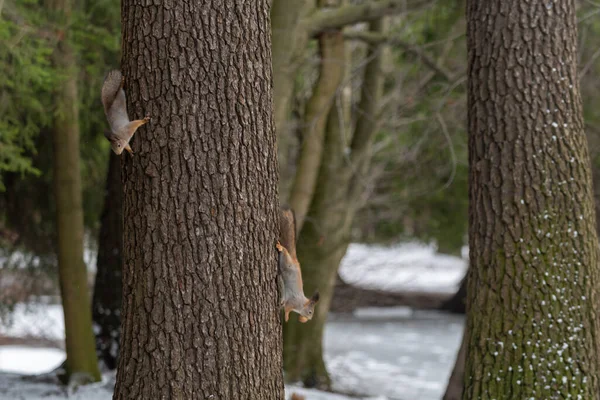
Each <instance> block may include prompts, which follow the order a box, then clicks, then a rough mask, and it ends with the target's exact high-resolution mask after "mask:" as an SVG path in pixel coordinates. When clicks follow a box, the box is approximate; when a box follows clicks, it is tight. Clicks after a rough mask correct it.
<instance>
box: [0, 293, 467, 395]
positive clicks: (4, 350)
mask: <svg viewBox="0 0 600 400" xmlns="http://www.w3.org/2000/svg"><path fill="white" fill-rule="evenodd" d="M43 309H46V310H47V311H48V313H47V315H55V314H57V313H59V312H60V306H57V305H49V306H40V309H39V310H36V311H35V312H33V313H32V314H27V313H24V314H22V316H21V317H20V318H19V320H18V321H19V323H18V325H17V326H16V327H15V328H11V329H12V332H18V333H25V334H29V333H30V332H31V331H30V330H29V328H30V327H35V325H36V322H35V321H36V320H38V318H39V316H40V315H44V313H43V311H42V310H43ZM379 311H381V312H379ZM52 320H53V321H55V322H56V326H54V327H53V328H52V329H48V330H47V331H46V332H47V333H48V334H49V336H46V338H52V339H54V338H56V337H55V336H54V335H55V334H56V333H57V332H61V331H62V329H63V327H62V318H53V319H52ZM462 324H463V319H462V318H461V317H457V316H451V315H447V314H441V313H437V312H423V311H411V310H409V309H406V308H399V309H384V310H377V309H364V310H360V309H359V310H357V311H356V312H355V315H352V316H349V315H332V316H331V318H330V320H329V321H328V323H327V326H326V329H325V361H326V363H327V367H328V369H329V371H330V373H331V377H332V381H333V387H334V389H335V390H336V391H339V392H342V393H356V394H361V395H365V396H380V397H377V398H379V399H389V400H392V399H399V400H409V399H419V400H433V399H435V400H437V399H439V398H440V397H441V395H442V393H443V391H444V388H445V385H446V381H447V378H448V376H449V374H450V369H451V368H452V365H453V362H454V357H455V354H456V351H457V349H458V346H459V344H460V338H461V333H462ZM17 328H18V329H17ZM4 331H5V332H8V331H11V330H7V329H5V330H4ZM35 332H39V331H38V330H36V331H35ZM63 358H64V352H63V351H62V350H60V349H50V348H31V347H20V346H0V400H12V399H19V398H24V399H31V400H38V399H39V400H41V399H42V398H43V399H54V398H56V399H58V398H61V399H64V393H63V389H61V388H58V387H57V386H56V385H52V384H49V385H44V384H40V383H36V384H27V383H26V382H23V381H21V380H20V379H19V378H17V377H16V376H11V375H6V374H4V372H18V373H42V372H45V371H49V370H51V369H53V368H55V367H56V366H57V365H59V364H60V363H61V362H62V360H63ZM93 388H95V389H91V388H86V389H82V390H83V392H82V393H83V394H78V395H77V396H82V397H77V396H76V397H74V398H76V399H94V400H95V399H98V400H108V399H110V398H111V396H110V391H111V388H112V386H111V384H110V382H109V381H107V382H105V383H104V384H97V385H95V386H93ZM288 389H289V391H296V392H298V393H299V394H305V395H306V399H307V400H312V399H314V400H342V399H345V397H334V396H332V395H331V394H328V393H322V392H317V391H306V390H304V389H300V388H298V387H290V388H288ZM90 390H95V392H94V394H93V396H97V397H91V396H92V394H90V392H89V391H90ZM47 395H50V397H47ZM19 396H21V397H19ZM52 396H58V397H52ZM61 396H63V397H61ZM371 398H372V397H371Z"/></svg>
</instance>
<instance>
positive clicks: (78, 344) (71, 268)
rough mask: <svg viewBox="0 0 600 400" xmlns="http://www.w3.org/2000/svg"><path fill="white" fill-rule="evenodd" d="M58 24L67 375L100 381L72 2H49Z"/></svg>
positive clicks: (57, 164) (57, 175)
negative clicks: (86, 250)
mask: <svg viewBox="0 0 600 400" xmlns="http://www.w3.org/2000/svg"><path fill="white" fill-rule="evenodd" d="M46 6H47V8H48V12H49V13H50V15H51V17H52V19H53V22H54V23H56V25H57V26H58V27H60V28H62V29H64V30H65V32H66V34H65V35H64V37H63V38H62V39H61V40H59V41H58V43H57V45H56V49H55V51H54V54H53V62H54V65H55V66H56V67H57V68H59V69H60V70H61V71H62V73H63V76H62V79H60V80H59V81H58V84H57V87H56V90H55V106H56V110H54V112H55V114H56V118H55V120H54V126H53V152H54V198H55V202H56V231H57V234H56V236H57V251H56V253H57V259H58V272H59V283H60V293H61V299H62V305H63V311H64V320H65V336H66V337H65V343H66V350H67V363H66V371H67V379H71V378H72V377H74V376H76V380H77V381H78V382H80V383H83V382H84V381H85V380H91V381H97V380H100V372H99V370H98V362H97V359H96V354H95V352H94V336H93V333H92V317H91V311H90V309H91V307H90V299H89V294H88V285H87V269H86V265H85V262H84V261H83V204H82V195H81V170H80V164H79V133H80V132H79V107H78V101H77V75H76V73H77V68H76V59H75V54H74V51H73V49H72V48H71V43H70V42H69V37H70V35H69V24H71V13H72V8H73V4H72V2H71V1H70V0H47V2H46Z"/></svg>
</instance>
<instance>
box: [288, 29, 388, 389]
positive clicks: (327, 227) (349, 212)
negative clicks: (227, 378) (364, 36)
mask: <svg viewBox="0 0 600 400" xmlns="http://www.w3.org/2000/svg"><path fill="white" fill-rule="evenodd" d="M370 29H371V30H373V31H376V32H381V31H382V30H383V22H382V21H381V20H377V21H373V22H371V23H370ZM367 59H368V60H370V61H369V62H368V63H367V66H366V68H365V75H364V82H363V86H362V90H361V101H360V104H359V110H361V114H360V115H359V117H358V120H357V123H356V127H355V130H354V135H353V138H352V142H351V143H350V145H349V144H348V143H346V142H345V140H347V138H346V135H344V134H343V129H344V127H343V125H344V122H345V121H344V116H343V115H340V110H341V109H343V106H342V107H332V108H331V110H330V113H329V117H328V121H327V128H326V138H325V145H324V154H326V155H327V161H326V162H323V163H322V164H321V168H320V171H319V177H318V181H317V186H316V190H315V194H314V198H313V199H312V203H311V206H310V209H309V212H308V215H307V218H306V222H305V224H304V225H303V227H302V230H301V231H300V237H299V240H298V259H299V260H300V262H301V265H302V275H303V278H304V284H305V286H304V287H305V292H306V293H313V292H314V291H315V290H319V292H320V294H321V298H320V300H319V303H318V304H317V309H316V312H315V316H314V317H313V319H312V320H311V321H310V323H307V324H300V323H298V321H296V320H294V321H291V322H290V324H289V325H288V326H286V329H285V334H284V335H285V338H284V362H285V368H286V373H287V374H288V375H287V376H286V378H289V379H290V380H291V381H293V380H297V379H301V380H303V382H304V383H305V384H306V385H308V386H318V387H325V388H326V387H328V386H329V385H330V379H329V375H328V373H327V369H326V367H325V363H324V361H323V343H322V340H323V331H324V327H325V322H326V320H327V312H328V311H329V307H330V304H331V300H332V296H333V288H334V286H335V282H336V277H337V270H338V267H339V264H340V261H341V260H342V258H343V256H344V254H345V253H346V250H347V248H348V244H349V242H350V228H351V227H352V222H353V219H354V216H355V214H356V211H357V210H358V209H359V208H360V207H361V206H362V204H363V189H364V186H363V182H364V181H363V178H364V177H363V173H364V172H365V170H366V168H367V167H368V163H369V160H370V157H371V151H370V149H371V143H372V140H373V134H374V132H375V131H376V129H377V125H376V122H375V118H373V116H374V115H377V113H378V109H379V105H380V98H381V93H382V90H383V76H382V74H381V71H380V69H381V53H380V52H379V51H378V50H377V49H376V48H372V49H370V50H369V53H368V54H367ZM348 145H349V146H348ZM348 147H350V149H351V153H350V155H348V154H346V153H345V149H346V148H348Z"/></svg>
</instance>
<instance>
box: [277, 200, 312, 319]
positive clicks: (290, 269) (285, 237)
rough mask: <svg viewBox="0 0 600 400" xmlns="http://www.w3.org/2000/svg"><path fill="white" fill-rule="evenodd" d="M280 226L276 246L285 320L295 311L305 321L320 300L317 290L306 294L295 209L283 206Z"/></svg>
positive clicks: (309, 317) (310, 316)
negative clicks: (297, 246)
mask: <svg viewBox="0 0 600 400" xmlns="http://www.w3.org/2000/svg"><path fill="white" fill-rule="evenodd" d="M279 226H280V231H279V232H280V233H279V241H278V242H277V246H276V247H277V250H278V251H279V275H280V277H281V280H282V281H283V290H282V299H281V305H282V307H283V309H284V310H285V321H286V322H287V321H288V320H289V318H290V312H291V311H295V312H297V313H298V314H300V316H299V317H298V321H300V322H302V323H305V322H306V321H308V320H310V319H312V317H313V313H314V310H315V305H316V304H317V302H318V301H319V292H315V294H314V295H313V296H312V297H311V298H310V299H309V298H307V297H306V296H305V295H304V289H303V286H302V270H301V269H300V262H299V261H298V258H297V257H296V216H295V214H294V211H292V210H291V209H289V208H283V209H282V210H281V216H280V225H279Z"/></svg>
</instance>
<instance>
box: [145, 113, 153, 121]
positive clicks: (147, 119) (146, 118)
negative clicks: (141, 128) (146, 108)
mask: <svg viewBox="0 0 600 400" xmlns="http://www.w3.org/2000/svg"><path fill="white" fill-rule="evenodd" d="M150 120H152V118H150V114H147V115H146V116H145V117H144V122H146V123H148V122H150Z"/></svg>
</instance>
